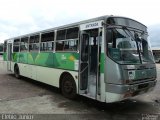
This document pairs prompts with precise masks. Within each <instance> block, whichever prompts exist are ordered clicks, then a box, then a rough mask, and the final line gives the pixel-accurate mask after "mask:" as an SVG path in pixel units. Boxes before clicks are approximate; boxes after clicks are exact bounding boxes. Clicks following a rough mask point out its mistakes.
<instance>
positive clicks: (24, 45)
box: [20, 37, 28, 52]
mask: <svg viewBox="0 0 160 120" xmlns="http://www.w3.org/2000/svg"><path fill="white" fill-rule="evenodd" d="M27 50H28V37H24V38H21V45H20V51H21V52H22V51H27Z"/></svg>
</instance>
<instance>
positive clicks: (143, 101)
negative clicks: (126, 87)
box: [0, 61, 160, 120]
mask: <svg viewBox="0 0 160 120" xmlns="http://www.w3.org/2000/svg"><path fill="white" fill-rule="evenodd" d="M1 63H2V61H0V113H30V114H41V113H42V114H76V115H77V116H75V119H77V118H80V117H82V116H81V115H86V114H87V116H88V115H91V116H90V117H91V119H97V118H96V117H100V116H101V117H105V118H108V119H109V120H110V119H114V120H117V119H120V120H121V119H122V118H125V119H128V116H129V118H130V117H132V118H134V117H135V116H138V118H139V119H141V118H142V116H143V115H146V114H147V115H148V114H151V115H157V114H160V95H159V93H160V87H159V86H160V81H159V78H160V76H159V75H160V64H157V71H158V83H157V86H156V88H155V90H154V91H152V92H150V93H148V94H144V95H141V96H138V97H135V98H133V99H129V100H125V101H122V102H117V103H112V104H111V103H110V104H106V103H100V102H97V101H94V100H91V99H88V98H85V97H82V96H79V97H78V99H77V100H74V101H72V100H69V99H66V98H64V97H63V96H62V95H61V94H60V92H59V90H58V89H56V88H54V87H52V86H49V85H46V84H43V83H39V82H36V81H33V80H31V79H28V78H25V77H23V78H21V79H16V78H15V77H14V76H13V74H10V73H7V72H5V71H3V69H2V68H1V67H2V65H1ZM94 114H98V115H99V116H97V115H96V116H94ZM100 114H103V115H100ZM154 117H157V116H154ZM85 118H86V116H85Z"/></svg>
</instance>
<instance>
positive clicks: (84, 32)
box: [3, 16, 157, 103]
mask: <svg viewBox="0 0 160 120" xmlns="http://www.w3.org/2000/svg"><path fill="white" fill-rule="evenodd" d="M147 37H148V32H147V27H146V26H145V25H143V24H141V23H140V22H138V21H135V20H133V19H130V18H126V17H120V16H101V17H97V18H93V19H88V20H84V21H80V22H76V23H72V24H68V25H63V26H60V27H55V28H51V29H47V30H42V31H38V32H34V33H30V34H26V35H21V36H17V37H14V38H11V39H7V40H5V41H4V55H3V59H4V67H5V68H6V70H8V71H11V72H12V73H14V74H15V77H17V78H19V77H20V76H25V77H28V78H31V79H33V80H36V81H40V82H42V83H46V84H49V85H51V86H55V87H57V88H60V90H61V93H62V94H63V95H64V96H65V97H67V98H70V99H73V98H75V97H76V96H77V95H81V96H85V97H88V98H91V99H94V100H97V101H101V102H106V103H111V102H117V101H122V100H124V99H128V98H131V97H134V96H137V95H141V94H143V93H147V92H149V91H152V90H153V89H154V87H155V85H156V81H157V80H156V76H157V75H156V74H157V73H156V66H155V61H154V58H153V54H152V51H151V47H150V44H149V42H148V40H147Z"/></svg>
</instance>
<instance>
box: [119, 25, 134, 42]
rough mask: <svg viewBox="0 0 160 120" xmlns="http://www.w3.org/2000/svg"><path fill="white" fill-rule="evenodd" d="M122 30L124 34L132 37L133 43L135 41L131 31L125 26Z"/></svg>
mask: <svg viewBox="0 0 160 120" xmlns="http://www.w3.org/2000/svg"><path fill="white" fill-rule="evenodd" d="M122 29H123V30H124V32H125V33H126V34H127V35H128V36H129V37H131V40H133V41H134V40H135V38H134V36H133V34H132V33H131V31H130V30H129V29H128V28H127V27H125V26H123V27H122ZM126 30H127V32H126Z"/></svg>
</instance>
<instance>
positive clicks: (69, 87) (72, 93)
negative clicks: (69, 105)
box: [61, 75, 77, 99]
mask: <svg viewBox="0 0 160 120" xmlns="http://www.w3.org/2000/svg"><path fill="white" fill-rule="evenodd" d="M61 91H62V94H63V95H64V96H65V97H67V98H69V99H74V98H76V94H77V88H76V83H75V81H74V79H73V77H72V76H71V75H65V76H64V77H63V79H62V84H61Z"/></svg>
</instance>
